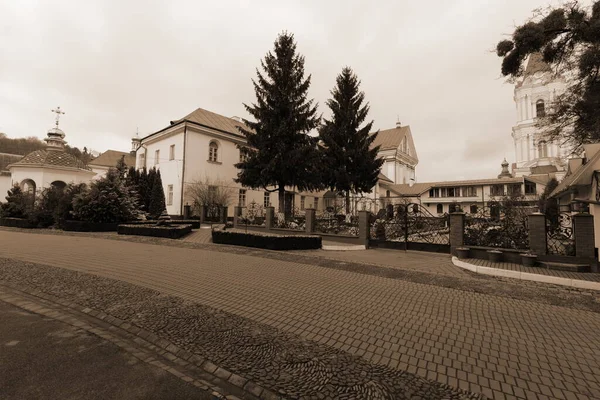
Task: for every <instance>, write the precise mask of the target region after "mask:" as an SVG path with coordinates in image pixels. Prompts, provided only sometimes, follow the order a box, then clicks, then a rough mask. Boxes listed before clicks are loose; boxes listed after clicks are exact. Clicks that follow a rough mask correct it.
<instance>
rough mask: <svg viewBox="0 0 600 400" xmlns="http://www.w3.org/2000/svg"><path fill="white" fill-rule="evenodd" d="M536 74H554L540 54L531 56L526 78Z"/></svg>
mask: <svg viewBox="0 0 600 400" xmlns="http://www.w3.org/2000/svg"><path fill="white" fill-rule="evenodd" d="M536 72H552V69H551V68H550V65H548V64H547V63H546V62H545V61H544V58H543V57H542V55H541V54H540V53H533V54H531V55H530V56H529V61H527V68H525V76H529V75H533V74H535V73H536Z"/></svg>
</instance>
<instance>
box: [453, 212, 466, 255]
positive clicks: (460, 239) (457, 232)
mask: <svg viewBox="0 0 600 400" xmlns="http://www.w3.org/2000/svg"><path fill="white" fill-rule="evenodd" d="M464 244H465V213H463V212H455V213H452V214H450V253H451V254H452V255H453V256H455V255H457V252H456V248H457V247H461V246H463V245H464Z"/></svg>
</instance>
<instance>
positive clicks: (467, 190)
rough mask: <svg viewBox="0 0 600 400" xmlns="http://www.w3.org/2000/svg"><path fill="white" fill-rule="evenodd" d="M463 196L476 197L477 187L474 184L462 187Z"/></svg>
mask: <svg viewBox="0 0 600 400" xmlns="http://www.w3.org/2000/svg"><path fill="white" fill-rule="evenodd" d="M462 195H463V197H477V188H476V187H475V186H465V187H464V188H462Z"/></svg>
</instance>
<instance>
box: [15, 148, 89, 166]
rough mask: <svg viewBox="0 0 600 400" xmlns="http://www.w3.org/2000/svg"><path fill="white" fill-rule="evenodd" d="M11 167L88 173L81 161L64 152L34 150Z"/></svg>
mask: <svg viewBox="0 0 600 400" xmlns="http://www.w3.org/2000/svg"><path fill="white" fill-rule="evenodd" d="M13 166H40V167H46V166H54V167H68V168H78V169H83V170H87V171H89V170H90V168H89V167H87V166H86V165H84V164H83V161H81V160H80V159H78V158H77V157H75V156H73V155H71V154H68V153H65V152H64V151H57V150H36V151H34V152H32V153H29V154H27V155H26V156H25V157H23V158H22V159H21V160H19V161H17V162H16V163H13V164H11V165H10V166H9V167H13Z"/></svg>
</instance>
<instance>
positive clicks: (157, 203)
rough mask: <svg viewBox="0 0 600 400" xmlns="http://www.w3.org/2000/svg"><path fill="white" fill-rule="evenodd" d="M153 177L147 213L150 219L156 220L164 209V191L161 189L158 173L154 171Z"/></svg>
mask: <svg viewBox="0 0 600 400" xmlns="http://www.w3.org/2000/svg"><path fill="white" fill-rule="evenodd" d="M153 175H154V182H153V184H152V193H151V197H150V204H149V206H148V212H149V213H150V216H151V217H152V219H157V218H158V217H160V214H162V212H163V211H164V210H165V208H166V206H165V191H164V189H163V185H162V179H161V177H160V171H159V170H157V171H155V172H154V174H153Z"/></svg>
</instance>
